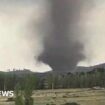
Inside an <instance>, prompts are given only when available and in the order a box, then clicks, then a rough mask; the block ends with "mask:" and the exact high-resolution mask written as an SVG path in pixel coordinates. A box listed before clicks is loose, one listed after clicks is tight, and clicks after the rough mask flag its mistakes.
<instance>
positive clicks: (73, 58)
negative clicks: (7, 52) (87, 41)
mask: <svg viewBox="0 0 105 105" xmlns="http://www.w3.org/2000/svg"><path fill="white" fill-rule="evenodd" d="M50 3H51V8H50V10H51V11H50V13H49V14H50V17H51V18H50V21H51V22H52V24H51V26H50V27H51V28H52V29H51V32H50V33H49V34H48V35H47V36H46V37H45V39H44V40H43V44H44V45H43V46H44V50H43V52H42V53H41V54H40V55H39V57H38V60H39V61H41V62H44V63H45V64H48V65H49V66H50V67H51V68H52V69H53V70H54V71H69V70H73V69H74V68H75V67H76V65H77V63H78V62H79V61H81V60H82V59H83V58H84V55H83V53H82V52H83V48H84V46H83V44H82V43H81V42H80V40H79V39H80V33H78V32H79V31H78V30H79V27H78V22H79V20H80V11H81V6H82V3H83V2H81V0H51V2H50Z"/></svg>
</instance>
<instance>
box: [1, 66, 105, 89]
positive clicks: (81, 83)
mask: <svg viewBox="0 0 105 105" xmlns="http://www.w3.org/2000/svg"><path fill="white" fill-rule="evenodd" d="M29 76H31V77H32V80H31V82H30V83H28V85H30V84H31V83H33V86H34V90H36V89H62V88H92V87H95V86H100V87H105V69H103V68H97V69H94V70H93V71H89V72H77V73H65V74H60V73H53V72H49V73H44V74H41V75H38V74H37V73H27V74H22V75H17V74H16V73H15V72H12V73H9V72H8V73H5V72H0V90H14V89H15V87H16V85H17V84H19V85H20V86H21V89H24V83H25V81H26V79H27V78H28V77H29Z"/></svg>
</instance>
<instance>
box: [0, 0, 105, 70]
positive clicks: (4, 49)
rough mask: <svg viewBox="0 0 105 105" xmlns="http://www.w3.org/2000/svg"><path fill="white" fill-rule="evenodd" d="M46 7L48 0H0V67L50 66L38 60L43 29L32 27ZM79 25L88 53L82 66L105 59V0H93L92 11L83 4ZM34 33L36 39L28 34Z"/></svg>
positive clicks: (39, 67)
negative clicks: (46, 0) (39, 62)
mask: <svg viewBox="0 0 105 105" xmlns="http://www.w3.org/2000/svg"><path fill="white" fill-rule="evenodd" d="M45 7H46V5H45V0H0V70H2V71H4V70H7V69H13V68H16V69H23V68H27V69H31V70H33V71H40V72H42V71H46V70H50V69H51V68H50V67H49V66H48V65H45V64H38V63H37V62H36V61H35V56H37V55H38V54H39V53H40V52H41V50H42V45H41V41H40V37H39V36H40V32H39V31H38V30H37V28H36V29H34V33H33V30H32V29H31V28H29V26H30V24H31V23H32V22H33V20H34V23H35V25H36V26H37V25H38V24H40V22H41V21H42V18H43V16H45V15H46V9H45ZM79 24H80V26H81V27H82V30H83V34H82V35H81V37H82V38H83V39H84V40H83V42H84V45H85V50H84V52H83V53H85V56H86V59H85V60H83V61H81V62H80V63H79V65H84V66H90V65H95V64H98V63H103V62H105V0H94V6H93V8H91V9H89V11H87V8H86V6H84V7H83V10H82V11H81V20H80V23H79ZM30 27H31V26H30ZM32 34H34V35H35V37H34V38H35V40H34V41H33V40H32V39H30V38H29V37H28V36H29V35H32ZM30 40H31V41H30ZM33 44H34V47H33Z"/></svg>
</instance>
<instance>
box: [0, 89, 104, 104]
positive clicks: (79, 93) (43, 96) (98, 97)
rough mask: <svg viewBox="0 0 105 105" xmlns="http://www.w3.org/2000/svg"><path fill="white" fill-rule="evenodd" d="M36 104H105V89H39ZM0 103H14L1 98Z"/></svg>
mask: <svg viewBox="0 0 105 105" xmlns="http://www.w3.org/2000/svg"><path fill="white" fill-rule="evenodd" d="M33 98H34V105H46V104H47V103H49V104H50V103H54V104H56V105H62V104H64V103H67V102H76V103H78V104H80V105H105V89H100V90H93V89H58V90H44V91H42V90H38V91H34V94H33ZM0 105H14V104H13V103H7V102H5V100H4V98H1V99H0Z"/></svg>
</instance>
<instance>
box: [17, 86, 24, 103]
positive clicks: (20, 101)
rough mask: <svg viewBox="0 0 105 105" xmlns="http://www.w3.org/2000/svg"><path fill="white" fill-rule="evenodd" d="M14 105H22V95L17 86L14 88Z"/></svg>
mask: <svg viewBox="0 0 105 105" xmlns="http://www.w3.org/2000/svg"><path fill="white" fill-rule="evenodd" d="M15 97H16V98H15V105H24V100H23V95H22V91H21V87H20V85H19V84H17V85H16V87H15Z"/></svg>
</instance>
